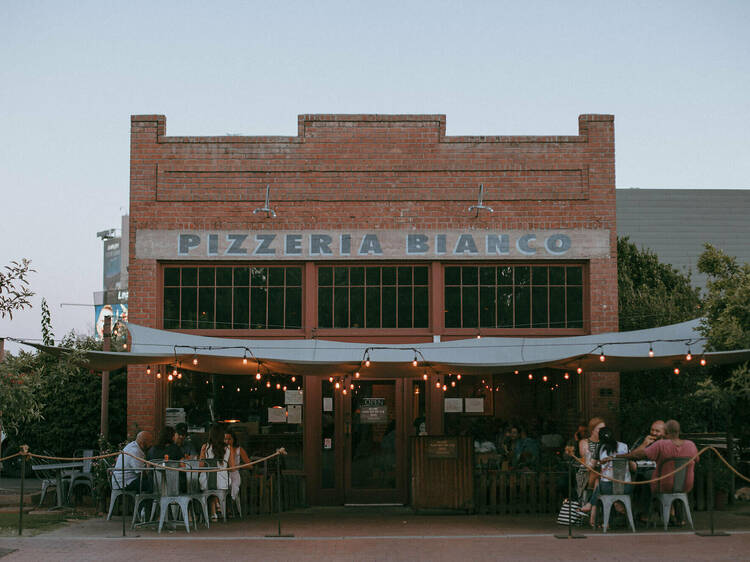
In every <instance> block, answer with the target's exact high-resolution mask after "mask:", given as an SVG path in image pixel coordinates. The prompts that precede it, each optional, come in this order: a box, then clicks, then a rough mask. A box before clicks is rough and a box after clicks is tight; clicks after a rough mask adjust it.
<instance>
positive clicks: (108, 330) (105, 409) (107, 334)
mask: <svg viewBox="0 0 750 562" xmlns="http://www.w3.org/2000/svg"><path fill="white" fill-rule="evenodd" d="M103 336H104V337H103V342H104V345H103V348H104V351H109V350H110V339H111V337H112V317H111V316H106V317H105V318H104V334H103ZM101 434H102V437H103V438H104V439H105V440H106V439H109V371H102V429H101Z"/></svg>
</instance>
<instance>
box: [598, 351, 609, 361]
mask: <svg viewBox="0 0 750 562" xmlns="http://www.w3.org/2000/svg"><path fill="white" fill-rule="evenodd" d="M599 349H600V350H601V353H600V354H599V361H601V362H602V363H604V361H605V360H606V359H607V358H606V357H604V348H601V347H600V348H599Z"/></svg>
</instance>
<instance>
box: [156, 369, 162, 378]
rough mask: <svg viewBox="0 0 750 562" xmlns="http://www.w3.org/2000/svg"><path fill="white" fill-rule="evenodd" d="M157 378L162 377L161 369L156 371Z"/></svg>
mask: <svg viewBox="0 0 750 562" xmlns="http://www.w3.org/2000/svg"><path fill="white" fill-rule="evenodd" d="M156 378H157V379H160V378H161V371H156Z"/></svg>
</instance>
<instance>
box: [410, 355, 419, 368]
mask: <svg viewBox="0 0 750 562" xmlns="http://www.w3.org/2000/svg"><path fill="white" fill-rule="evenodd" d="M411 364H412V366H413V367H416V366H417V365H419V361H417V356H416V355H415V356H414V360H413V361H412V362H411Z"/></svg>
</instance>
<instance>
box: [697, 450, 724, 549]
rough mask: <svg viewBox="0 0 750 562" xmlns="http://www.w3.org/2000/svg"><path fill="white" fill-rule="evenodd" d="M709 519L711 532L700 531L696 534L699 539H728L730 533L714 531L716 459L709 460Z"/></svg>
mask: <svg viewBox="0 0 750 562" xmlns="http://www.w3.org/2000/svg"><path fill="white" fill-rule="evenodd" d="M708 519H709V522H710V523H709V524H710V526H711V530H710V531H709V532H708V533H706V532H705V531H703V532H702V531H698V532H697V533H695V534H696V535H698V536H699V537H728V536H729V533H724V532H723V531H718V532H717V531H715V530H714V458H713V457H711V458H709V459H708Z"/></svg>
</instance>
